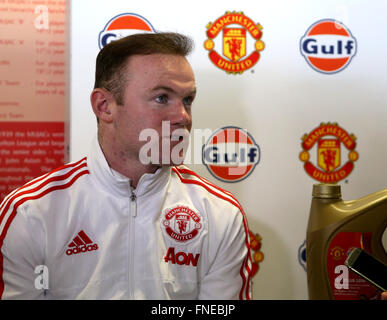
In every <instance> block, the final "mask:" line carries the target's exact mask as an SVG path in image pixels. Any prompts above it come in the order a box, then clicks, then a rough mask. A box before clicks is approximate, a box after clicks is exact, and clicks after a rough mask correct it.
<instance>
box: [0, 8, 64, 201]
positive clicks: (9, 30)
mask: <svg viewBox="0 0 387 320" xmlns="http://www.w3.org/2000/svg"><path fill="white" fill-rule="evenodd" d="M65 17H66V2H65V1H53V0H41V1H24V0H23V1H12V0H3V1H0V52H1V53H0V201H1V200H2V199H3V198H4V197H5V196H6V195H7V194H9V193H10V192H11V191H13V190H14V189H16V188H18V187H20V186H22V185H23V184H25V183H26V182H27V181H29V180H31V179H33V178H36V177H38V176H40V175H42V174H44V173H47V172H50V171H52V170H54V169H55V168H57V167H59V166H60V165H63V164H64V163H65V162H66V161H68V157H67V154H66V153H65V120H66V119H65V118H66V112H65V95H66V61H65V60H66V58H65V57H66V19H65Z"/></svg>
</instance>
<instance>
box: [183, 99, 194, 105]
mask: <svg viewBox="0 0 387 320" xmlns="http://www.w3.org/2000/svg"><path fill="white" fill-rule="evenodd" d="M193 100H194V99H193V97H186V98H184V99H183V103H184V105H185V106H191V105H192V103H193Z"/></svg>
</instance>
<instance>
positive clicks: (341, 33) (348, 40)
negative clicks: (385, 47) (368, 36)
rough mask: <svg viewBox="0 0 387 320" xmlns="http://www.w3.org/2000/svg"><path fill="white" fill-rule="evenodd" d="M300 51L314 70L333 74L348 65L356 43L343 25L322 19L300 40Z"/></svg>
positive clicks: (335, 21) (353, 54)
mask: <svg viewBox="0 0 387 320" xmlns="http://www.w3.org/2000/svg"><path fill="white" fill-rule="evenodd" d="M300 50H301V54H302V55H303V56H304V58H305V60H306V62H307V63H308V64H309V65H310V66H311V67H312V68H313V69H314V70H316V71H318V72H321V73H326V74H333V73H337V72H340V71H342V70H343V69H345V68H346V67H347V66H348V65H349V63H350V62H351V60H352V58H353V57H354V56H355V54H356V50H357V42H356V39H355V37H354V36H353V35H352V34H351V31H350V30H349V29H348V28H347V27H346V26H345V25H344V24H342V23H341V22H338V21H337V20H333V19H324V20H320V21H317V22H315V23H314V24H312V25H311V26H310V27H309V29H308V30H307V31H306V33H305V35H304V36H303V37H302V38H301V41H300Z"/></svg>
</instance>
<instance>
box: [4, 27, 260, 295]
mask: <svg viewBox="0 0 387 320" xmlns="http://www.w3.org/2000/svg"><path fill="white" fill-rule="evenodd" d="M190 50H191V42H190V40H189V39H188V38H186V37H185V36H182V35H179V34H174V33H158V34H137V35H132V36H129V37H126V38H123V39H120V40H117V41H114V42H111V43H110V44H108V45H107V46H105V47H104V48H103V49H102V50H101V51H100V53H99V55H98V57H97V62H96V79H95V87H94V90H93V91H92V93H91V97H90V100H91V104H92V107H93V111H94V113H95V115H96V117H97V120H98V136H97V137H96V138H95V139H94V141H93V143H92V146H91V148H90V151H89V153H88V154H86V155H85V158H83V159H81V160H79V161H76V162H73V163H70V164H67V165H65V166H63V167H61V168H58V169H57V170H54V171H53V172H50V173H48V174H46V175H44V176H42V177H39V178H36V179H34V180H32V181H31V182H29V183H27V184H26V185H24V186H23V187H21V188H19V189H17V190H15V191H14V192H12V193H11V194H9V195H8V196H7V197H6V198H5V199H4V201H3V202H2V204H1V205H0V249H1V250H0V298H2V299H250V298H251V278H250V274H251V267H252V261H251V255H250V250H249V239H248V225H247V220H246V216H245V214H244V212H243V210H242V208H241V206H240V204H239V202H238V201H237V200H236V199H235V197H234V196H233V195H232V194H231V193H230V192H227V191H225V190H222V189H221V188H219V187H217V186H216V185H214V184H212V183H210V182H209V181H208V180H206V179H204V178H202V177H200V176H199V175H197V174H196V173H195V172H193V171H191V170H190V169H189V168H187V167H186V166H184V165H182V164H181V163H182V157H181V156H182V152H183V151H184V150H183V149H182V151H181V152H179V153H178V155H177V156H176V154H173V149H174V147H176V146H177V144H179V143H181V138H183V139H184V137H186V134H187V133H189V131H190V130H191V125H192V114H191V105H192V102H193V100H194V98H195V93H196V89H195V79H194V74H193V71H192V69H191V66H190V64H189V63H188V61H187V59H186V56H187V54H188V53H189V52H190ZM165 124H168V126H165ZM165 127H167V128H168V132H166V130H165ZM147 130H148V131H147ZM149 130H150V131H149ZM144 132H151V133H157V137H158V138H157V139H158V140H157V141H156V142H157V143H156V145H158V146H160V149H161V152H158V150H159V149H158V148H157V149H154V148H153V146H154V141H153V142H152V143H153V144H149V145H148V146H149V149H146V150H145V149H144V146H146V145H147V143H149V141H148V140H149V139H148V140H146V139H143V138H142V134H143V133H144ZM144 150H145V151H144ZM154 150H157V154H156V156H155V153H154V152H155V151H154ZM152 152H153V154H151V155H150V153H152Z"/></svg>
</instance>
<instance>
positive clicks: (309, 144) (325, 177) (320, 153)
mask: <svg viewBox="0 0 387 320" xmlns="http://www.w3.org/2000/svg"><path fill="white" fill-rule="evenodd" d="M301 140H302V143H301V146H302V148H303V151H302V152H301V153H300V156H299V157H300V160H301V161H302V162H304V169H305V171H306V172H307V173H308V174H309V176H310V177H312V178H313V179H316V180H318V181H320V182H322V183H336V182H338V181H340V180H343V179H345V178H346V177H347V176H348V175H349V174H350V173H351V172H352V170H353V168H354V162H355V161H356V160H357V159H358V158H359V154H358V153H357V151H355V147H356V137H355V135H354V134H348V133H347V132H346V131H345V130H344V129H343V128H340V127H339V126H338V124H337V123H330V122H328V123H321V124H320V126H319V127H317V128H315V129H314V130H312V132H310V133H309V134H304V135H303V137H302V138H301ZM342 144H343V146H344V147H345V148H346V149H347V150H348V151H349V152H348V156H347V157H348V161H347V162H345V163H344V165H342V161H341V158H342V154H343V153H344V152H343V150H342V146H341V145H342ZM314 145H317V153H316V157H317V161H316V162H317V167H316V166H315V165H313V163H312V162H311V155H310V150H311V149H312V148H313V147H314Z"/></svg>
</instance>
